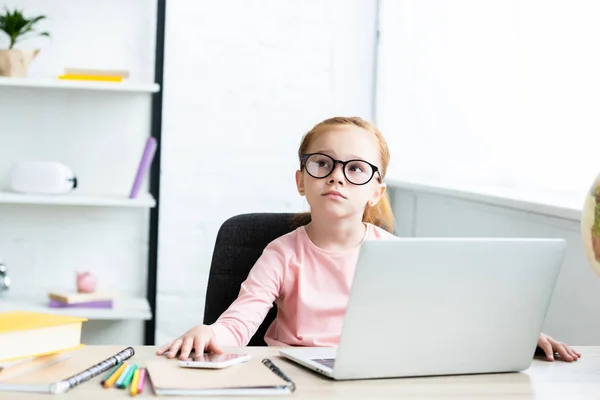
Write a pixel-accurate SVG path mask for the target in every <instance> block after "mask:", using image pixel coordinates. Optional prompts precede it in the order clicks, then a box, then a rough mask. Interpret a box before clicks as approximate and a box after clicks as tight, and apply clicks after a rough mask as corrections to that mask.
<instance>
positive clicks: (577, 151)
mask: <svg viewBox="0 0 600 400" xmlns="http://www.w3.org/2000/svg"><path fill="white" fill-rule="evenodd" d="M380 35H381V36H380V47H379V57H378V83H377V103H376V104H377V106H376V121H377V123H378V125H379V127H380V128H381V129H382V131H383V133H384V135H385V136H386V138H387V139H388V141H389V144H390V146H391V149H392V164H391V173H392V174H394V173H396V174H402V175H407V176H414V177H419V176H423V177H433V178H435V179H436V180H438V181H440V180H441V181H443V180H444V179H447V180H457V179H459V180H466V181H469V182H471V183H473V182H475V183H477V182H481V183H482V184H486V185H497V186H505V187H510V188H511V189H523V190H527V191H530V190H543V191H546V190H551V191H559V192H565V193H566V192H571V193H580V192H583V191H585V190H586V189H587V188H588V186H589V185H590V184H591V181H592V179H593V178H594V177H595V176H596V174H597V173H599V172H600V1H594V0H590V1H577V0H575V1H572V0H568V1H567V0H563V1H548V0H544V1H541V0H535V1H534V0H485V1H481V0H451V1H435V0H412V1H410V0H382V2H381V8H380Z"/></svg>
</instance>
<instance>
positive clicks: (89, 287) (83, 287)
mask: <svg viewBox="0 0 600 400" xmlns="http://www.w3.org/2000/svg"><path fill="white" fill-rule="evenodd" d="M95 290H96V276H95V275H94V274H92V273H91V272H78V273H77V291H78V292H79V293H92V292H94V291H95Z"/></svg>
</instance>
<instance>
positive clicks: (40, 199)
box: [0, 192, 156, 208]
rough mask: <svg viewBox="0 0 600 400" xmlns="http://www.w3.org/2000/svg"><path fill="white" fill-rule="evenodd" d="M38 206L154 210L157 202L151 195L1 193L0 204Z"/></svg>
mask: <svg viewBox="0 0 600 400" xmlns="http://www.w3.org/2000/svg"><path fill="white" fill-rule="evenodd" d="M2 203H5V204H38V205H63V206H97V207H133V208H135V207H137V208H153V207H155V206H156V201H155V200H154V198H153V197H152V195H150V194H149V193H146V194H144V195H140V196H138V197H136V198H135V199H130V198H128V197H125V196H124V197H116V196H83V195H80V194H67V195H30V194H20V193H13V192H0V204H2Z"/></svg>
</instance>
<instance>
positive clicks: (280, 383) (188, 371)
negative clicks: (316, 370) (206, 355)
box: [146, 359, 296, 396]
mask: <svg viewBox="0 0 600 400" xmlns="http://www.w3.org/2000/svg"><path fill="white" fill-rule="evenodd" d="M146 370H147V372H148V376H149V378H150V382H151V384H152V387H153V389H154V392H155V393H156V394H157V395H159V396H227V395H253V396H256V395H262V396H268V395H281V394H291V393H292V392H294V391H295V389H296V386H295V385H294V383H293V382H292V380H291V379H289V378H288V377H287V376H286V375H285V373H284V372H283V371H281V370H280V369H279V368H278V367H277V366H276V365H275V364H273V363H272V362H271V360H268V359H264V360H261V359H250V360H249V361H247V362H245V363H242V364H236V365H233V366H231V367H228V368H224V369H199V368H183V367H180V366H179V364H178V362H177V360H176V359H171V360H169V359H160V360H155V361H149V362H148V363H147V364H146Z"/></svg>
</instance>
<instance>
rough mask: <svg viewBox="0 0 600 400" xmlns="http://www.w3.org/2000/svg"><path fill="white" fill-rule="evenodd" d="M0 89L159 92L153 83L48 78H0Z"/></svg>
mask: <svg viewBox="0 0 600 400" xmlns="http://www.w3.org/2000/svg"><path fill="white" fill-rule="evenodd" d="M0 87H15V88H38V89H74V90H93V91H113V92H139V93H156V92H158V91H159V90H160V88H159V86H158V85H157V84H155V83H150V84H144V83H136V82H128V81H123V82H95V81H75V80H63V79H58V78H56V79H50V78H46V79H44V78H37V79H36V78H9V77H0Z"/></svg>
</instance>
